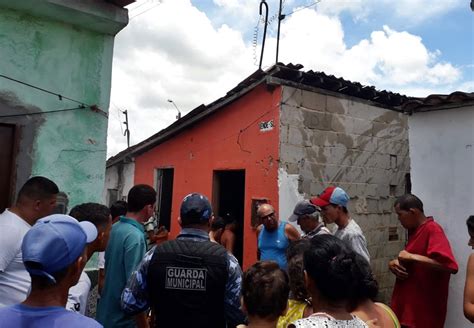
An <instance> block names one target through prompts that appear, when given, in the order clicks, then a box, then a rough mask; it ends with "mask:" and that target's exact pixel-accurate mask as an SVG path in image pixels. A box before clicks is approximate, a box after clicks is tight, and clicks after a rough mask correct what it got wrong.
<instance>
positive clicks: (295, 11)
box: [283, 0, 321, 16]
mask: <svg viewBox="0 0 474 328" xmlns="http://www.w3.org/2000/svg"><path fill="white" fill-rule="evenodd" d="M320 2H321V0H317V1H315V2H314V3H312V4H310V5H307V6H304V7H301V8H298V9H296V10H293V11H292V12H290V13H288V14H283V15H284V16H290V15H293V14H294V13H297V12H298V11H301V10H303V9H306V8H309V7H313V6H316V5H317V4H318V3H320Z"/></svg>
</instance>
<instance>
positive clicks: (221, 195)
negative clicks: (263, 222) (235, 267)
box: [212, 170, 245, 265]
mask: <svg viewBox="0 0 474 328" xmlns="http://www.w3.org/2000/svg"><path fill="white" fill-rule="evenodd" d="M244 201H245V170H229V171H214V181H213V187H212V203H213V209H214V214H215V215H218V216H220V217H222V218H224V219H225V220H226V221H232V220H234V221H235V223H236V228H235V237H236V238H235V247H234V256H235V257H236V258H237V260H238V261H239V263H240V265H242V256H243V240H244V238H243V237H244V233H243V231H244V230H243V228H244Z"/></svg>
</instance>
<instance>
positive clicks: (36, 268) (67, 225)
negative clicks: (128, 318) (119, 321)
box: [0, 214, 102, 328]
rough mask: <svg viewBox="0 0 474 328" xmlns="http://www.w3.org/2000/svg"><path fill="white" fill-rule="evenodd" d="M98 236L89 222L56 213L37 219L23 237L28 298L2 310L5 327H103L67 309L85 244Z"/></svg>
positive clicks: (83, 258) (80, 266) (22, 248)
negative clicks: (27, 274)
mask: <svg viewBox="0 0 474 328" xmlns="http://www.w3.org/2000/svg"><path fill="white" fill-rule="evenodd" d="M95 238H97V229H96V227H95V226H94V225H93V224H92V223H90V222H80V223H79V222H78V221H77V220H76V219H74V218H72V217H70V216H68V215H63V214H54V215H50V216H47V217H44V218H43V219H40V220H38V222H37V223H36V224H35V225H34V226H33V227H32V228H31V229H30V230H29V231H28V232H27V233H26V235H25V237H24V238H23V243H22V246H21V251H22V254H23V263H24V265H25V268H26V270H27V271H28V272H29V274H30V276H31V291H30V294H29V295H28V297H27V298H26V300H25V301H24V302H23V303H21V304H16V305H12V306H8V307H5V308H2V309H0V322H1V325H2V326H4V327H78V328H89V327H102V326H101V325H100V324H99V323H97V322H96V321H94V320H93V319H91V318H87V317H85V316H83V315H80V314H78V313H74V312H71V311H68V310H66V309H65V308H64V306H65V305H66V301H67V296H68V291H69V288H70V287H71V286H73V285H75V284H76V283H77V281H78V280H79V277H80V275H81V272H82V268H83V266H84V263H85V261H87V258H86V253H85V251H84V250H85V248H86V244H87V243H90V242H92V241H94V240H95Z"/></svg>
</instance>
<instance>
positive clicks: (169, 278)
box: [122, 193, 245, 328]
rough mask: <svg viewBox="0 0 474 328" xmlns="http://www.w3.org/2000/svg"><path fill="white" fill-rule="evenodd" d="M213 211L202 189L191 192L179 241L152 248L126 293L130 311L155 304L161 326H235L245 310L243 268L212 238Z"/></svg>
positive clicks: (183, 207)
mask: <svg viewBox="0 0 474 328" xmlns="http://www.w3.org/2000/svg"><path fill="white" fill-rule="evenodd" d="M211 218H212V209H211V204H210V203H209V200H208V199H207V198H206V197H205V196H203V195H201V194H198V193H192V194H189V195H187V196H186V197H185V198H184V199H183V202H182V204H181V210H180V217H179V218H178V222H179V224H180V225H181V227H182V230H181V233H180V234H179V235H178V237H177V238H176V240H171V241H167V242H165V243H163V244H160V245H158V246H156V247H155V248H153V249H151V250H150V251H149V252H148V253H147V254H146V255H145V258H144V260H143V262H142V263H141V264H140V266H139V268H138V270H137V271H136V272H134V274H133V275H132V277H131V278H130V280H129V281H128V284H127V287H126V288H125V290H124V292H123V294H122V309H123V310H124V312H126V313H128V314H129V315H134V314H136V313H139V312H141V311H144V310H146V309H147V308H149V307H150V306H151V307H152V309H153V311H154V313H155V318H156V319H155V326H156V327H195V328H196V327H198V328H199V327H203V328H204V327H206V328H208V327H216V328H217V327H222V328H225V327H226V326H229V327H232V326H236V325H239V324H243V323H245V316H244V314H243V313H242V312H241V311H240V286H241V282H242V271H241V269H240V266H239V263H238V262H237V260H236V258H235V257H234V256H233V255H232V254H230V253H228V252H227V251H226V250H225V248H224V247H222V246H221V245H219V244H217V243H214V242H211V241H210V240H209V229H210V220H211Z"/></svg>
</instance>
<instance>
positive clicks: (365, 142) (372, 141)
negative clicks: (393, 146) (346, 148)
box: [351, 136, 377, 151]
mask: <svg viewBox="0 0 474 328" xmlns="http://www.w3.org/2000/svg"><path fill="white" fill-rule="evenodd" d="M351 137H353V140H354V147H355V148H357V149H359V150H363V151H377V139H376V138H374V137H368V136H351Z"/></svg>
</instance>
